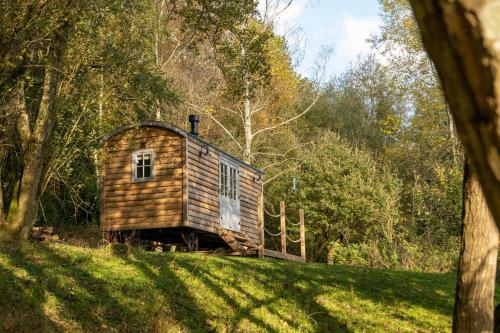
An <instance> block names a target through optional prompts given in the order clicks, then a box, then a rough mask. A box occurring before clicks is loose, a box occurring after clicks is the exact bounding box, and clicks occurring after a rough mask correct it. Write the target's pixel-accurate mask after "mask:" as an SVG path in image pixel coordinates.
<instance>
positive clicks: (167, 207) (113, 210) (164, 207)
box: [106, 201, 182, 217]
mask: <svg viewBox="0 0 500 333" xmlns="http://www.w3.org/2000/svg"><path fill="white" fill-rule="evenodd" d="M139 202H141V201H139ZM181 210H182V201H179V202H175V203H168V204H161V205H156V204H146V205H128V206H126V207H109V206H108V209H107V211H106V216H112V215H113V214H118V213H121V214H128V213H134V212H139V213H142V214H144V215H141V216H156V215H159V214H156V212H165V211H175V212H180V211H181ZM146 213H148V214H147V215H146ZM134 217H137V216H134Z"/></svg>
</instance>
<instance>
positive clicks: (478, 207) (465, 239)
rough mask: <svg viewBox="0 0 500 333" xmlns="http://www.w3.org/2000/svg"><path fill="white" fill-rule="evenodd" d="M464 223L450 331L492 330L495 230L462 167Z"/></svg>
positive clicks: (475, 186) (473, 179) (470, 176)
mask: <svg viewBox="0 0 500 333" xmlns="http://www.w3.org/2000/svg"><path fill="white" fill-rule="evenodd" d="M463 197H464V200H463V225H462V244H461V249H460V262H459V265H458V279H457V292H456V295H455V313H454V316H453V332H455V333H465V332H467V333H469V332H492V331H493V324H494V316H493V313H494V307H493V297H494V294H495V275H496V263H497V252H498V229H497V227H496V225H495V222H494V221H493V217H492V216H491V214H490V211H489V209H488V205H487V204H486V200H485V199H484V196H483V192H482V190H481V186H480V184H479V181H478V180H477V177H476V175H475V174H474V172H471V170H470V167H469V166H468V164H467V165H466V166H465V170H464V192H463Z"/></svg>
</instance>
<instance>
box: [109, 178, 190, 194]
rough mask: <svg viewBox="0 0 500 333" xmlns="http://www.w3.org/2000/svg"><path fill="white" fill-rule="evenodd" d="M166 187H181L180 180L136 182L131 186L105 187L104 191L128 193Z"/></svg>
mask: <svg viewBox="0 0 500 333" xmlns="http://www.w3.org/2000/svg"><path fill="white" fill-rule="evenodd" d="M168 186H182V180H160V181H154V180H151V181H147V182H136V183H133V184H123V185H106V190H107V191H108V190H109V191H119V190H128V191H129V192H130V191H140V190H142V189H146V188H156V189H158V188H161V187H168Z"/></svg>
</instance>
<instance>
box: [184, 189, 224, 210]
mask: <svg viewBox="0 0 500 333" xmlns="http://www.w3.org/2000/svg"><path fill="white" fill-rule="evenodd" d="M189 199H194V200H198V201H202V202H205V203H207V204H209V205H211V206H214V207H215V208H216V209H217V211H219V201H218V200H214V199H213V197H208V196H201V195H198V194H196V193H194V192H189Z"/></svg>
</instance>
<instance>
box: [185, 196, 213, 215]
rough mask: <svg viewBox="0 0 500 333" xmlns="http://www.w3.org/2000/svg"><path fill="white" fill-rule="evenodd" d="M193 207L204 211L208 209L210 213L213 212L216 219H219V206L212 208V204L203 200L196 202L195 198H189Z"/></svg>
mask: <svg viewBox="0 0 500 333" xmlns="http://www.w3.org/2000/svg"><path fill="white" fill-rule="evenodd" d="M190 201H191V202H192V203H193V205H194V206H197V207H201V208H204V209H208V210H210V211H212V212H215V213H216V214H217V217H219V206H214V205H213V204H211V203H209V202H207V201H205V200H198V199H195V198H191V200H190Z"/></svg>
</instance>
